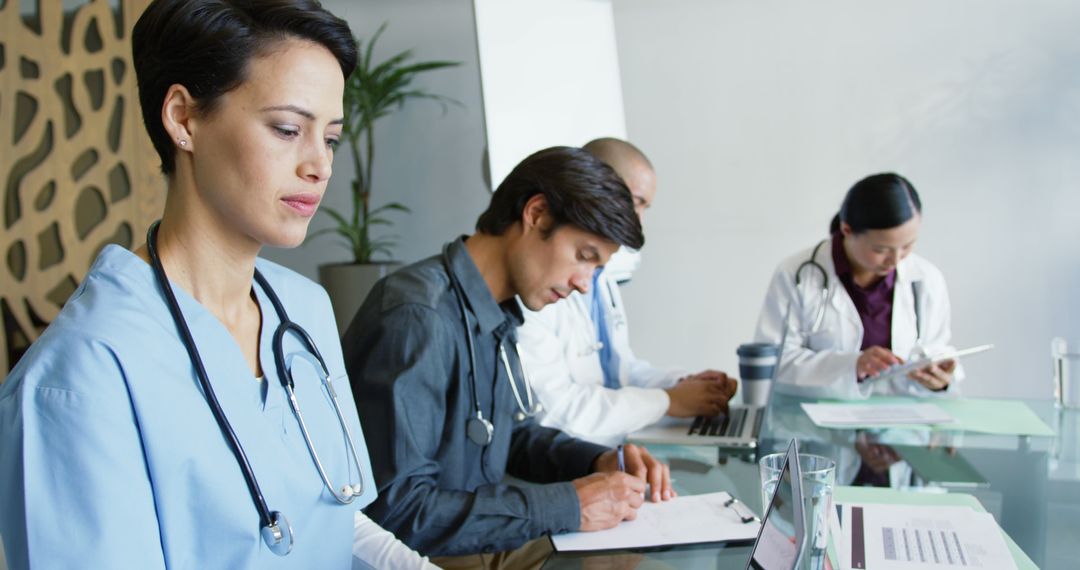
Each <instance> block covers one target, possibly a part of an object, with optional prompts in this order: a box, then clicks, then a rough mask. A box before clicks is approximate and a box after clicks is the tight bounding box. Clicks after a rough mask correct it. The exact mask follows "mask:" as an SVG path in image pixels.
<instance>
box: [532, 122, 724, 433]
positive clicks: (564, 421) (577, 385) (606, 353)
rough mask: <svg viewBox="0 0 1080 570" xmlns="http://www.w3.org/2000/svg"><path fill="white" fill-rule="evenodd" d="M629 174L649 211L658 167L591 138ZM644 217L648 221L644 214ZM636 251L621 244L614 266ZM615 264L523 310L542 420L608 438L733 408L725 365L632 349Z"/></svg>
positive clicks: (591, 147)
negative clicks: (655, 361) (693, 364)
mask: <svg viewBox="0 0 1080 570" xmlns="http://www.w3.org/2000/svg"><path fill="white" fill-rule="evenodd" d="M585 150H588V151H589V152H591V153H592V154H593V155H595V156H596V157H597V158H599V159H600V160H601V161H603V162H604V163H606V164H607V165H608V166H610V167H612V168H613V169H614V170H615V172H616V173H618V174H619V176H620V177H622V179H623V181H624V182H625V183H626V186H627V187H628V188H629V189H630V193H631V194H632V195H633V199H634V207H635V211H636V212H637V215H638V217H639V218H643V217H644V214H645V211H646V210H647V209H648V208H649V206H650V205H652V201H653V198H654V197H655V195H656V173H655V171H654V170H653V167H652V164H651V163H650V162H649V159H648V158H646V156H645V155H644V154H643V153H642V152H641V151H640V150H638V149H637V148H636V147H635V146H633V145H632V144H630V143H628V142H626V141H622V140H619V139H612V138H602V139H597V140H594V141H592V142H590V143H588V144H587V145H585ZM643 221H644V220H643ZM631 255H633V254H632V252H628V251H625V250H619V251H618V252H617V253H616V254H615V255H614V256H612V259H611V261H610V262H609V263H608V267H609V268H613V267H614V266H616V265H619V266H623V265H631V266H632V265H633V263H632V262H631V263H629V264H627V263H625V261H624V262H623V263H620V259H618V258H619V257H620V256H622V257H623V260H625V259H626V258H627V257H628V256H631ZM611 273H612V270H611V269H604V268H601V269H599V270H597V272H596V273H595V274H594V275H593V280H592V284H591V286H590V287H589V288H588V290H587V291H577V292H574V293H572V294H571V295H570V296H569V297H567V298H566V299H564V300H562V301H559V302H557V303H554V304H552V305H548V306H547V307H546V308H544V309H543V310H541V311H539V312H531V311H528V310H526V311H524V313H525V323H524V324H523V325H522V326H521V327H520V328H519V329H518V341H519V346H520V351H521V359H522V363H523V364H524V365H525V367H526V369H527V370H528V372H529V375H530V377H531V380H532V384H533V387H534V389H535V390H536V394H537V397H538V398H539V400H540V403H541V404H543V412H541V417H540V423H541V424H543V425H545V426H548V427H553V428H557V429H560V430H562V431H564V432H566V433H569V434H571V435H573V436H574V437H577V438H579V439H584V440H587V441H591V442H594V443H599V444H601V445H615V444H618V443H620V442H622V441H623V440H624V439H625V438H626V435H627V434H628V433H630V432H633V431H636V430H638V429H641V428H644V427H646V426H649V425H651V424H653V423H655V422H657V421H658V420H660V419H661V418H663V417H664V416H665V415H669V416H674V417H694V416H699V415H710V416H711V415H717V414H719V413H721V412H725V411H726V410H727V403H728V400H729V399H730V398H731V396H732V395H733V394H734V393H735V389H736V385H737V384H736V381H735V380H734V379H733V378H729V377H728V376H727V375H726V374H724V373H723V372H718V371H715V370H706V371H704V372H700V373H698V374H693V375H687V374H686V373H684V372H683V371H680V370H674V369H661V368H656V367H653V366H652V365H651V364H649V363H648V362H646V361H645V360H642V359H640V358H637V357H636V356H635V355H634V352H633V351H632V350H631V349H630V336H629V326H628V323H627V319H626V313H625V311H624V310H623V304H622V296H621V295H620V294H619V286H618V283H616V282H615V280H614V279H613V278H612V277H611Z"/></svg>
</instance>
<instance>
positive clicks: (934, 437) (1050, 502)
mask: <svg viewBox="0 0 1080 570" xmlns="http://www.w3.org/2000/svg"><path fill="white" fill-rule="evenodd" d="M807 401H808V400H804V399H799V398H795V397H791V396H784V395H780V394H777V395H776V396H775V397H774V398H772V401H771V402H770V405H769V408H768V410H767V412H766V417H765V421H764V423H763V424H762V432H761V440H760V442H759V445H758V448H757V449H756V450H754V451H749V452H746V451H743V452H739V451H735V450H725V449H718V448H716V447H715V446H683V445H650V446H648V447H649V450H650V451H651V452H652V453H653V454H654V455H657V456H659V457H661V458H663V459H664V460H665V461H667V462H668V463H669V464H670V466H671V472H672V478H673V480H674V482H673V484H674V486H675V488H676V490H677V491H678V492H679V494H680V495H683V496H685V495H696V494H701V493H708V492H714V491H728V492H729V493H731V494H732V495H734V496H735V497H737V498H738V499H739V500H741V501H743V502H744V503H746V504H747V505H748V506H750V507H751V508H752V509H754V510H755V511H756V512H757V513H759V514H760V513H761V512H762V509H761V495H760V490H759V486H760V482H759V475H758V468H757V458H758V457H761V456H763V455H766V454H768V453H774V452H780V451H783V450H784V449H785V448H786V447H787V444H788V442H789V441H790V439H791V438H792V437H798V438H799V443H800V450H801V451H802V452H803V453H813V454H817V455H824V456H826V457H829V458H831V459H833V460H835V461H836V463H837V472H836V484H837V485H855V486H874V487H891V488H893V489H896V490H900V491H903V492H912V493H919V492H923V493H926V492H937V493H940V492H960V493H968V494H970V495H973V496H975V497H976V498H977V499H978V500H979V502H980V503H982V505H983V506H984V507H985V508H986V510H987V511H988V512H990V513H991V514H993V515H994V518H995V519H996V520H997V521H998V524H999V525H1001V527H1002V528H1003V529H1004V530H1005V532H1006V533H1008V535H1009V536H1010V537H1012V539H1013V540H1014V541H1015V542H1016V543H1017V545H1018V546H1019V547H1020V548H1021V549H1022V550H1023V551H1024V552H1025V553H1026V554H1027V555H1028V556H1029V557H1030V558H1031V560H1032V561H1033V562H1034V563H1035V564H1036V565H1037V566H1038V567H1039V568H1044V569H1050V570H1053V569H1065V568H1070V569H1071V568H1076V567H1077V562H1076V561H1077V560H1080V540H1078V538H1077V537H1080V411H1077V410H1063V409H1058V408H1056V407H1055V406H1054V404H1053V402H1052V401H1049V400H1025V401H1024V403H1025V404H1026V405H1027V406H1028V407H1030V408H1031V410H1032V411H1034V412H1035V414H1036V415H1038V416H1039V417H1040V418H1041V419H1042V420H1043V421H1044V422H1046V424H1047V425H1048V426H1050V427H1051V428H1052V429H1053V430H1054V433H1056V434H1057V435H1056V436H1054V437H1038V436H1017V435H988V434H981V433H973V432H961V431H946V430H934V431H930V430H927V429H925V428H906V429H901V428H887V429H830V428H821V427H818V426H815V425H814V424H813V423H812V422H811V421H810V419H809V418H808V417H807V416H806V414H805V413H804V412H803V411H802V409H801V408H800V406H799V404H801V403H803V402H807ZM749 556H750V545H749V544H747V543H741V544H709V545H693V546H678V547H667V548H661V549H645V550H641V551H608V552H590V553H581V552H578V553H554V554H552V556H551V557H550V558H549V559H548V560H547V562H546V563H545V565H544V568H546V569H570V568H581V569H600V568H603V569H612V570H614V569H631V568H679V569H682V568H687V569H697V568H702V569H704V568H716V569H720V568H740V569H741V568H744V567H745V565H746V559H747V558H748V557H749Z"/></svg>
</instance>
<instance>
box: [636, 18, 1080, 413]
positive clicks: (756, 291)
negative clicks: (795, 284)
mask: <svg viewBox="0 0 1080 570" xmlns="http://www.w3.org/2000/svg"><path fill="white" fill-rule="evenodd" d="M615 22H616V34H617V39H618V44H619V59H620V65H621V73H622V81H623V90H624V94H623V99H624V104H625V107H626V113H627V125H628V130H629V136H630V138H631V140H632V141H634V142H635V143H636V144H638V145H639V146H641V147H642V148H643V149H644V150H645V151H646V153H648V154H649V156H650V157H651V158H652V160H653V162H654V163H655V165H656V167H657V170H658V177H659V183H660V189H659V193H658V198H657V201H656V205H655V207H654V208H653V209H652V210H651V211H650V213H649V214H648V217H647V219H646V228H645V229H646V236H647V245H646V246H645V249H644V259H643V265H642V268H641V269H640V270H639V272H638V274H637V275H636V276H635V279H634V281H633V283H631V284H630V285H629V286H628V288H627V290H626V291H625V292H626V297H627V305H628V308H629V312H630V316H631V320H632V321H633V323H634V343H635V348H636V349H637V351H638V352H639V353H641V354H643V355H645V356H647V357H651V358H652V359H653V360H655V361H658V362H661V363H669V364H682V365H686V366H690V367H705V366H714V367H721V368H723V369H726V370H735V369H736V358H735V356H734V350H735V347H736V346H737V345H738V344H739V343H740V342H744V341H746V340H748V339H750V338H751V335H752V334H753V328H754V324H755V322H756V318H757V311H758V309H759V307H760V304H761V301H762V296H763V294H764V290H765V287H766V283H767V281H768V279H769V278H770V276H771V273H772V271H773V269H774V267H775V265H776V264H777V262H778V261H779V260H780V259H781V258H783V257H784V256H786V255H788V254H790V253H792V252H794V251H796V250H798V249H800V248H802V247H805V246H807V245H810V244H812V243H813V242H814V241H815V240H818V239H820V238H822V237H824V234H825V230H826V226H827V223H828V221H829V219H830V218H831V216H832V215H833V214H834V213H835V211H836V209H837V207H838V206H839V204H840V201H841V199H842V198H843V194H844V192H845V191H846V189H847V188H848V187H849V186H850V185H851V184H852V183H853V182H855V181H856V180H857V179H859V178H861V177H862V176H864V175H866V174H870V173H873V172H878V171H885V170H894V171H897V172H900V173H902V174H904V175H906V176H908V177H909V178H910V179H911V180H912V182H913V183H914V184H915V186H916V187H917V188H918V189H919V191H920V193H921V195H922V198H923V203H924V208H925V212H924V214H925V215H924V225H923V228H924V229H923V232H922V235H921V239H920V243H919V245H918V251H919V252H920V253H922V254H923V255H924V256H926V257H928V258H929V259H930V260H931V261H933V262H934V263H936V264H937V265H938V266H939V267H940V268H941V269H942V270H943V271H944V273H945V275H946V277H947V279H948V281H949V285H950V290H951V295H952V298H953V305H954V307H953V321H954V326H953V332H954V339H955V343H956V344H957V345H961V346H969V345H974V344H981V343H984V342H993V343H995V344H996V345H997V349H996V350H994V351H992V352H990V353H988V354H986V355H984V356H979V357H977V358H974V359H972V360H970V361H968V362H967V363H966V366H967V368H968V371H969V374H970V377H969V382H968V385H967V386H966V387H965V390H966V391H967V392H968V393H969V394H973V395H982V396H1024V395H1038V396H1040V397H1049V394H1050V389H1051V388H1050V380H1049V379H1050V365H1049V354H1048V344H1049V339H1050V338H1051V336H1054V335H1062V334H1064V335H1068V336H1069V337H1070V338H1071V339H1073V340H1074V341H1075V340H1080V40H1078V38H1080V35H1078V34H1077V30H1080V3H1076V2H1070V1H1068V0H1032V1H1026V2H1015V1H1010V0H948V1H941V0H914V1H905V2H896V1H884V0H874V1H868V0H817V1H815V2H800V1H795V0H791V1H786V0H785V1H780V0H666V1H663V2H659V1H656V0H619V1H618V2H616V3H615Z"/></svg>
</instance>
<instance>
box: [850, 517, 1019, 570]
mask: <svg viewBox="0 0 1080 570" xmlns="http://www.w3.org/2000/svg"><path fill="white" fill-rule="evenodd" d="M836 508H837V510H838V511H839V513H840V514H839V518H840V526H841V528H842V531H841V532H842V534H841V536H842V537H843V539H842V540H839V541H834V542H835V544H836V546H837V548H843V549H844V552H843V553H842V554H840V555H839V558H840V564H841V567H842V568H851V569H853V570H900V569H913V570H920V569H926V570H931V569H955V570H959V569H961V568H964V569H967V568H975V569H979V570H1016V562H1015V560H1014V559H1013V556H1012V554H1011V553H1010V552H1009V547H1008V546H1007V545H1006V544H1005V539H1004V537H1003V536H1002V531H1001V528H1000V527H999V526H998V524H997V521H995V520H994V517H993V515H991V514H990V513H985V512H979V511H976V510H975V509H972V508H970V507H945V506H923V505H919V506H916V505H883V504H871V505H859V504H844V505H836Z"/></svg>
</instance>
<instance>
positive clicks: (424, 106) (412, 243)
mask: <svg viewBox="0 0 1080 570" xmlns="http://www.w3.org/2000/svg"><path fill="white" fill-rule="evenodd" d="M322 4H323V6H325V7H326V8H327V9H329V10H330V11H331V12H333V13H334V14H337V15H338V16H340V17H342V18H344V19H346V20H347V21H348V22H349V24H350V26H351V27H352V30H353V33H354V34H356V35H359V36H360V37H361V39H362V40H364V41H366V40H367V38H370V37H371V35H372V34H373V33H374V32H375V30H376V29H378V27H379V26H380V25H381V24H382V23H383V22H389V27H387V29H386V31H385V32H384V33H383V35H382V36H381V37H380V38H379V42H378V44H377V45H376V52H375V58H376V60H381V59H385V58H387V57H390V56H392V55H394V54H396V53H398V52H400V51H402V50H405V49H413V51H414V55H415V59H414V61H420V60H431V59H439V60H443V59H445V60H453V61H460V62H462V65H461V66H459V67H454V68H450V69H445V70H438V71H433V72H430V73H428V74H424V75H421V76H419V77H418V79H417V81H416V86H417V87H420V88H423V89H425V90H428V91H430V92H433V93H439V94H442V95H446V96H448V97H451V98H453V99H456V100H458V101H460V102H461V103H462V106H461V107H458V106H451V107H449V109H448V110H447V112H446V114H445V115H444V114H443V112H442V109H441V108H440V107H439V105H437V104H434V103H431V102H428V101H411V102H409V103H408V104H407V105H406V106H405V108H404V109H403V110H402V111H399V112H397V113H395V114H393V115H391V116H389V117H386V118H385V119H383V120H382V121H381V122H379V123H378V124H377V125H376V149H375V153H376V158H375V180H374V190H373V192H372V193H373V203H374V205H376V206H377V205H379V204H382V203H385V202H389V201H397V202H401V203H403V204H405V205H406V206H408V207H409V208H411V209H412V213H411V214H393V215H394V219H395V220H396V222H395V224H394V227H393V228H392V230H391V233H395V234H398V235H400V236H401V239H400V245H399V246H398V247H397V248H396V249H395V250H394V253H395V258H397V259H399V260H403V261H406V262H412V261H416V260H418V259H422V258H424V257H428V256H430V255H433V254H436V253H438V252H439V251H440V249H441V247H442V244H443V243H445V242H447V241H450V240H451V239H453V238H455V237H457V236H458V235H460V234H463V233H471V232H472V228H473V225H474V224H475V223H476V218H477V216H479V215H480V212H481V211H483V209H484V208H485V207H487V204H488V200H489V199H490V197H491V194H490V193H489V192H488V190H487V186H486V184H485V182H484V160H483V156H484V144H485V138H484V127H483V108H482V105H481V98H480V70H479V65H478V58H477V52H476V35H475V27H474V24H473V10H472V2H471V0H323V2H322ZM347 153H348V151H347V150H346V149H344V148H343V149H341V150H339V151H338V155H337V158H336V159H335V160H334V174H333V178H332V179H331V181H330V186H329V188H328V190H327V194H326V196H325V198H324V200H323V206H324V207H325V206H331V207H334V208H337V209H339V210H340V211H342V212H348V211H349V210H348V208H349V207H351V201H350V198H349V194H348V192H349V181H350V180H351V179H352V177H353V168H352V164H351V159H350V158H349V157H348V156H347ZM330 225H331V223H330V218H329V217H328V216H326V215H325V214H323V213H319V214H317V215H316V216H315V219H314V220H313V221H312V223H311V232H314V231H316V230H318V229H319V228H323V227H328V226H330ZM309 233H310V232H309ZM263 256H264V257H267V258H269V259H272V260H274V261H277V262H279V263H283V264H285V265H287V266H289V267H291V268H293V269H295V270H297V271H300V272H301V273H303V274H305V275H307V276H308V277H311V278H312V279H317V276H316V273H317V267H318V266H319V265H321V264H323V263H329V262H337V261H346V260H348V259H349V257H350V254H349V252H348V251H347V250H346V249H345V248H344V247H341V246H339V245H338V244H337V241H336V240H335V238H333V237H330V236H320V237H316V238H309V239H308V240H307V241H306V242H305V243H304V244H303V245H302V246H300V247H298V248H296V249H292V250H274V249H267V250H265V251H264V252H263Z"/></svg>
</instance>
